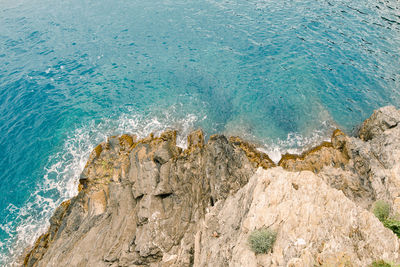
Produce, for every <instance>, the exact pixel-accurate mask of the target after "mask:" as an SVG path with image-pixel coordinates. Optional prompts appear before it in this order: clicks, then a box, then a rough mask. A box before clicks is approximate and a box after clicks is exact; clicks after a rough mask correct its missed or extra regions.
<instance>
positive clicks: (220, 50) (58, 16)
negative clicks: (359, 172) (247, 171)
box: [0, 0, 400, 266]
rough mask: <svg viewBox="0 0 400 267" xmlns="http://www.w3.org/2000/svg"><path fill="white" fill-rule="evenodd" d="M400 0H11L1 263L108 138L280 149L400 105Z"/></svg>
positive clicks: (0, 81)
mask: <svg viewBox="0 0 400 267" xmlns="http://www.w3.org/2000/svg"><path fill="white" fill-rule="evenodd" d="M399 100H400V2H399V1H398V0H351V1H350V0H173V1H172V0H147V1H143V0H0V266H13V265H14V264H15V262H16V259H17V258H18V257H19V256H20V255H21V253H22V252H23V250H24V249H25V248H27V247H28V246H29V245H31V244H32V243H33V242H34V241H35V239H36V238H37V237H38V236H39V235H40V234H42V233H43V232H44V231H46V229H47V227H48V226H49V222H48V220H49V218H50V217H51V215H52V213H53V212H54V210H55V208H56V207H57V206H58V205H59V204H60V203H61V202H62V201H64V200H66V199H69V198H71V197H73V196H74V195H76V194H77V183H78V177H79V174H80V172H81V171H82V169H83V167H84V165H85V163H86V160H87V159H88V156H89V154H90V152H91V150H92V149H93V148H94V147H95V146H96V144H98V143H99V142H102V141H104V140H106V138H107V136H110V135H118V134H123V133H131V134H136V135H138V136H139V137H145V136H147V135H148V134H150V133H151V132H153V133H155V134H159V133H160V132H162V131H164V130H166V129H176V130H177V131H178V133H179V134H178V144H179V145H180V146H181V147H185V145H186V141H185V140H186V136H187V134H188V133H189V132H190V131H192V130H195V129H198V128H202V129H203V131H204V132H205V134H206V138H208V137H209V136H210V135H212V134H215V133H222V134H226V135H238V136H241V137H242V138H244V139H246V140H248V141H251V142H254V143H255V144H256V145H257V147H258V148H259V149H260V150H262V151H264V152H266V153H268V154H269V155H270V157H271V158H272V159H274V160H275V161H277V160H279V157H280V155H281V154H282V153H285V152H291V153H294V152H301V151H302V150H303V149H305V148H307V147H310V146H313V145H315V144H318V143H319V142H321V141H324V140H329V137H330V135H331V133H332V130H333V129H335V128H340V129H342V130H343V131H345V132H346V133H347V134H349V135H351V134H354V133H355V132H356V129H357V127H358V126H359V125H360V123H362V121H363V120H365V119H366V118H367V117H369V116H370V114H371V113H372V112H373V110H374V109H376V108H378V107H381V106H385V105H394V106H396V107H399V106H400V102H399Z"/></svg>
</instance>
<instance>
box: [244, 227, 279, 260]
mask: <svg viewBox="0 0 400 267" xmlns="http://www.w3.org/2000/svg"><path fill="white" fill-rule="evenodd" d="M275 240H276V232H274V231H272V230H270V229H267V228H261V229H258V230H254V231H253V232H252V233H251V234H250V236H249V240H248V242H249V245H250V248H251V250H253V252H255V253H256V254H262V253H268V252H269V251H270V249H271V248H272V246H273V245H274V243H275Z"/></svg>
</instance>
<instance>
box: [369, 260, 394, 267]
mask: <svg viewBox="0 0 400 267" xmlns="http://www.w3.org/2000/svg"><path fill="white" fill-rule="evenodd" d="M370 267H392V265H391V264H390V263H387V262H386V261H384V260H378V261H374V262H373V263H372V264H371V265H370Z"/></svg>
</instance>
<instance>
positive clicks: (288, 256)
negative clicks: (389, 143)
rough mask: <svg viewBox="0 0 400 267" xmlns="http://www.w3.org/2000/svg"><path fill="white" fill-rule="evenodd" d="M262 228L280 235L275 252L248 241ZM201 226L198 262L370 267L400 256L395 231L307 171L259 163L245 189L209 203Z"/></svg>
mask: <svg viewBox="0 0 400 267" xmlns="http://www.w3.org/2000/svg"><path fill="white" fill-rule="evenodd" d="M263 227H268V228H270V229H272V230H274V231H276V232H277V240H276V242H275V244H274V246H273V249H272V252H270V253H268V254H259V255H257V254H255V253H254V252H252V251H251V250H250V248H249V244H248V242H247V239H248V236H249V234H250V233H251V232H252V231H253V230H255V229H260V228H263ZM198 229H199V230H198V232H197V234H196V245H195V259H194V263H195V266H228V265H229V266H238V267H239V266H321V265H323V266H341V265H340V264H343V266H368V265H369V264H371V263H372V261H374V260H376V258H377V257H378V258H379V259H384V260H387V261H394V262H398V261H399V260H400V254H399V253H400V251H399V248H400V242H399V241H400V240H399V239H398V238H397V236H396V235H395V234H393V232H391V231H390V230H388V229H386V228H385V227H384V226H383V225H382V223H381V222H380V221H379V220H378V219H377V218H376V217H375V216H374V215H373V214H372V213H370V212H369V211H367V210H365V209H363V208H361V207H358V206H357V205H356V204H355V203H353V202H352V201H351V200H349V199H348V198H346V197H345V196H344V194H343V193H342V192H341V191H339V190H336V189H333V188H331V187H330V186H329V185H327V184H326V183H325V182H324V181H322V180H321V179H320V178H319V177H318V176H316V175H315V174H314V173H312V172H309V171H302V172H287V171H283V169H282V168H280V167H279V168H273V169H269V170H263V169H259V170H258V171H257V172H256V174H255V175H254V176H253V177H251V178H250V181H249V183H248V184H247V185H246V186H245V187H243V188H242V189H241V190H239V191H238V192H237V193H236V194H235V195H232V196H230V197H228V198H227V199H226V200H222V201H220V202H218V203H217V204H216V205H215V206H214V207H213V208H211V209H210V212H209V213H207V214H206V216H205V219H204V220H203V222H202V223H201V224H199V228H198ZM214 232H217V233H218V236H215V235H214V234H213V233H214ZM345 264H347V265H345Z"/></svg>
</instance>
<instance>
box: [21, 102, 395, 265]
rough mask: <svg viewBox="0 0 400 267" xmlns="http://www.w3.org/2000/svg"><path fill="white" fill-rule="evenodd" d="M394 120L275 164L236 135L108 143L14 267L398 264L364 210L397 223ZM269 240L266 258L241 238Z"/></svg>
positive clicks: (377, 115) (376, 117)
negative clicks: (268, 232) (260, 233)
mask: <svg viewBox="0 0 400 267" xmlns="http://www.w3.org/2000/svg"><path fill="white" fill-rule="evenodd" d="M399 119H400V115H399V111H397V110H395V109H394V108H393V107H386V108H382V109H380V110H378V111H375V112H374V114H373V115H372V116H371V117H370V118H369V119H367V120H366V121H365V122H364V124H363V126H362V127H361V129H360V138H357V137H349V136H347V135H345V134H344V133H343V132H341V131H340V130H336V131H335V132H334V133H333V135H332V138H331V142H324V143H322V144H321V145H320V146H317V147H315V148H312V149H310V150H308V151H306V152H304V153H302V154H301V155H284V156H283V158H282V160H281V161H280V162H279V164H278V165H279V166H278V167H277V166H276V165H275V164H274V162H272V161H271V160H270V158H269V157H268V155H266V154H265V153H262V152H260V151H258V150H257V149H256V147H255V146H254V145H253V144H250V143H248V142H246V141H244V140H242V139H240V138H239V137H230V138H227V137H226V136H224V135H213V136H211V137H210V139H209V140H208V142H205V141H204V134H203V132H202V131H201V130H197V131H195V132H193V133H191V134H189V136H188V148H187V149H186V150H183V151H182V149H181V148H179V147H177V146H176V132H175V131H166V132H164V133H163V134H161V135H160V136H159V137H155V136H154V135H153V134H151V135H149V136H148V137H146V138H144V139H141V140H137V138H136V137H135V136H133V135H122V136H119V137H118V136H114V137H110V138H108V140H107V142H103V143H101V144H99V145H98V146H97V147H96V148H95V149H94V150H93V152H92V153H91V155H90V157H89V159H88V162H87V164H86V166H85V168H84V170H83V172H82V174H81V176H80V185H79V193H78V195H77V196H76V197H74V198H72V199H71V200H69V201H67V202H64V203H63V204H61V205H60V207H58V208H57V209H56V211H55V213H54V215H53V217H52V218H51V219H50V227H49V229H48V231H47V232H46V233H45V234H43V235H42V236H41V237H40V238H39V239H38V240H37V241H36V243H35V244H34V245H33V248H32V250H31V251H30V252H29V253H28V254H26V255H25V261H24V265H25V266H100V267H101V266H368V265H369V264H371V263H372V261H374V260H380V259H383V260H386V261H389V262H397V263H399V262H400V258H399V257H400V256H399V255H400V254H399V253H400V244H399V239H398V238H397V236H396V235H395V234H394V233H393V232H392V231H390V230H389V229H386V228H385V227H384V226H383V224H382V223H381V222H380V221H379V220H378V219H377V218H376V217H375V216H374V215H373V214H372V213H371V212H370V209H371V205H372V203H374V202H375V201H376V200H384V201H386V202H388V203H389V204H390V206H391V214H392V215H396V214H400V126H399V125H398V122H399ZM263 227H266V228H270V229H272V230H274V231H276V232H277V239H276V242H275V244H274V245H273V247H272V250H271V251H270V252H269V253H267V254H257V255H256V254H255V253H254V252H252V251H251V249H250V247H249V245H248V243H247V238H248V236H249V234H250V233H251V232H252V231H253V230H255V229H259V228H263Z"/></svg>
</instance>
